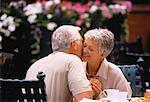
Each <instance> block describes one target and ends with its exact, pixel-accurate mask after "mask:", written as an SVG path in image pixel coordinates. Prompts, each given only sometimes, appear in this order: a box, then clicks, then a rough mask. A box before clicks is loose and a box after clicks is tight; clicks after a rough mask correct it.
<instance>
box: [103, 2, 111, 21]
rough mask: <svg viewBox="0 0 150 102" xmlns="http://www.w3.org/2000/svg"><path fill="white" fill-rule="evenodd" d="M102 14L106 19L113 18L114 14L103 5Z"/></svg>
mask: <svg viewBox="0 0 150 102" xmlns="http://www.w3.org/2000/svg"><path fill="white" fill-rule="evenodd" d="M101 10H102V14H103V16H104V17H106V18H108V19H110V18H112V13H111V12H110V10H109V8H108V7H107V6H106V4H103V5H102V7H101Z"/></svg>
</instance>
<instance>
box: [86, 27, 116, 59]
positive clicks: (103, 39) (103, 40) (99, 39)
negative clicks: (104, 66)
mask: <svg viewBox="0 0 150 102" xmlns="http://www.w3.org/2000/svg"><path fill="white" fill-rule="evenodd" d="M84 37H85V38H89V39H93V40H94V42H95V43H96V44H97V46H98V48H99V49H98V50H100V51H101V50H103V51H104V52H105V54H106V57H107V56H108V55H109V54H110V53H111V51H112V49H113V47H114V34H113V33H112V32H111V31H109V30H108V29H102V28H99V29H93V30H89V31H88V32H86V33H85V34H84Z"/></svg>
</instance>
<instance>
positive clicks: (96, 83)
mask: <svg viewBox="0 0 150 102" xmlns="http://www.w3.org/2000/svg"><path fill="white" fill-rule="evenodd" d="M90 82H91V87H92V90H93V95H94V96H93V98H96V97H97V96H98V95H99V94H100V92H101V91H102V83H101V82H100V80H98V79H96V78H92V79H90Z"/></svg>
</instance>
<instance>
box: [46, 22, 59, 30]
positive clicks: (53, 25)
mask: <svg viewBox="0 0 150 102" xmlns="http://www.w3.org/2000/svg"><path fill="white" fill-rule="evenodd" d="M56 27H57V24H56V23H55V22H50V23H48V24H47V29H48V30H51V31H52V30H54V28H56Z"/></svg>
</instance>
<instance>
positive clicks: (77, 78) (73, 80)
mask: <svg viewBox="0 0 150 102" xmlns="http://www.w3.org/2000/svg"><path fill="white" fill-rule="evenodd" d="M69 68H70V69H69V72H68V83H69V89H70V91H71V92H72V94H73V96H75V95H76V94H79V93H82V92H86V91H92V88H91V87H90V82H89V81H88V79H87V77H86V73H85V70H84V68H83V64H82V61H81V60H80V59H79V58H74V59H73V60H72V61H71V62H70V63H69Z"/></svg>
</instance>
